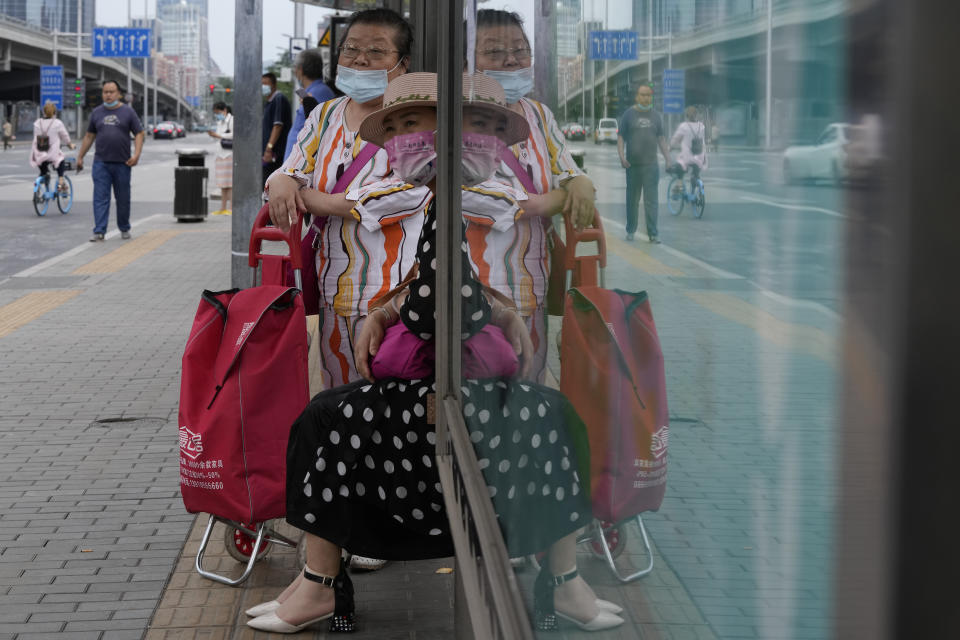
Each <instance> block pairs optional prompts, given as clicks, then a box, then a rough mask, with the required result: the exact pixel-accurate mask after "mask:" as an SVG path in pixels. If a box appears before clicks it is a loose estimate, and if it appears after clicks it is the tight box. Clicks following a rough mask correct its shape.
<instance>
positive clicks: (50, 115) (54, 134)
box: [30, 102, 76, 189]
mask: <svg viewBox="0 0 960 640" xmlns="http://www.w3.org/2000/svg"><path fill="white" fill-rule="evenodd" d="M63 145H67V146H68V147H70V148H71V149H76V145H74V144H73V142H71V141H70V134H69V133H67V127H66V126H65V125H64V124H63V122H61V121H60V118H58V117H57V105H55V104H53V103H52V102H47V103H46V104H45V105H43V117H42V118H37V119H36V120H35V121H34V123H33V144H32V145H31V147H30V166H31V167H34V168H37V169H39V170H40V175H41V176H44V175H46V174H47V166H48V165H50V164H52V165H53V166H54V168H55V169H56V170H57V175H58V176H59V177H60V180H59V183H58V185H57V189H65V188H66V184H65V183H64V181H63V170H64V166H63V151H61V147H62V146H63Z"/></svg>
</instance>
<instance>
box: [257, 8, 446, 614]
mask: <svg viewBox="0 0 960 640" xmlns="http://www.w3.org/2000/svg"><path fill="white" fill-rule="evenodd" d="M412 46H413V32H412V30H411V28H410V25H409V24H407V22H406V21H405V20H404V19H403V17H402V16H400V15H399V14H397V13H395V12H394V11H391V10H390V9H368V10H365V11H357V12H355V13H354V14H353V15H352V17H351V18H350V21H349V23H348V24H347V30H346V33H345V35H344V36H343V44H341V45H340V48H339V50H338V56H339V57H338V66H337V83H336V86H337V88H339V89H340V90H341V91H343V92H344V94H346V95H345V96H344V97H341V98H335V99H333V100H329V101H327V102H324V103H323V104H321V105H319V106H317V107H316V108H315V109H313V111H312V112H311V114H310V117H309V118H308V119H307V121H306V122H305V124H304V126H303V128H302V129H301V130H300V134H299V135H298V136H297V141H296V143H295V144H294V145H293V147H292V150H291V152H290V154H289V155H288V156H287V158H286V159H285V160H284V162H283V165H282V166H281V167H280V169H278V170H277V171H276V172H275V173H274V174H273V175H272V176H271V177H270V178H269V179H268V182H267V191H268V193H269V200H270V217H271V219H272V220H273V222H274V224H276V225H277V226H279V227H280V228H281V229H287V228H288V227H289V224H290V222H291V221H293V220H295V219H296V216H297V212H298V211H307V212H308V213H310V214H312V215H313V216H314V223H313V228H314V229H315V231H316V239H315V240H314V246H315V247H316V248H317V252H316V263H315V265H314V269H315V273H316V274H317V283H318V287H319V292H318V293H319V315H320V323H319V325H320V349H319V353H320V363H319V364H320V372H321V377H322V384H323V388H324V389H330V388H333V387H336V386H339V385H344V384H347V383H348V382H353V381H355V380H359V379H360V376H359V374H358V373H357V369H356V366H355V365H354V361H353V345H354V342H355V340H356V336H357V334H358V333H359V332H360V329H361V327H362V326H363V323H364V321H365V320H366V317H367V310H368V309H367V306H368V304H369V302H370V300H372V299H373V298H375V297H376V296H378V295H382V294H383V293H385V292H386V291H389V290H390V289H391V288H393V287H395V286H397V284H399V282H400V279H401V278H402V277H403V275H404V274H405V273H406V272H407V271H409V270H410V268H411V267H412V266H413V262H414V254H415V253H416V239H417V237H418V236H419V235H420V225H422V224H423V209H424V207H425V206H426V203H427V199H428V198H429V191H428V190H427V189H426V188H414V187H412V186H410V185H405V184H403V182H402V181H400V180H397V179H396V178H395V177H394V176H393V175H392V174H391V172H390V165H389V163H388V161H387V154H386V152H385V151H383V150H382V149H378V150H377V151H376V153H374V154H373V155H372V156H368V155H367V154H368V153H369V151H371V150H372V149H368V147H369V141H367V140H366V139H365V138H364V137H363V136H362V135H360V134H359V133H358V131H357V129H358V127H359V126H360V123H361V122H362V121H363V119H364V117H366V116H367V115H368V114H369V113H372V112H374V111H376V110H377V109H379V108H380V105H381V103H382V98H383V92H384V90H385V89H386V87H387V82H388V81H389V80H392V79H394V78H397V77H399V76H400V75H402V74H404V73H406V70H407V67H408V66H409V64H410V53H411V49H412ZM368 158H369V159H368ZM355 161H356V162H364V161H365V165H364V166H363V167H362V168H361V169H360V170H359V171H356V172H355V174H354V175H353V177H352V178H350V177H349V172H350V171H351V167H352V165H353V164H354V162H355ZM353 169H354V170H355V169H356V167H353ZM345 174H347V175H348V179H349V184H347V185H343V184H341V181H340V178H341V177H342V176H344V175H345ZM335 192H336V193H335ZM384 564H385V563H384V561H383V560H381V559H375V558H368V557H366V556H363V555H358V554H354V555H353V556H352V557H351V567H352V568H354V569H365V570H375V569H379V568H380V567H382V566H383V565H384ZM260 612H262V610H261V609H253V610H251V611H250V612H248V613H250V615H255V614H259V613H260Z"/></svg>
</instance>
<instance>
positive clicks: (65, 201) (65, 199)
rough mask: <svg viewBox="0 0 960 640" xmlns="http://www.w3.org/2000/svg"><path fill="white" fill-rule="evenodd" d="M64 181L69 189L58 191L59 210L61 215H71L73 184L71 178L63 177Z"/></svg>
mask: <svg viewBox="0 0 960 640" xmlns="http://www.w3.org/2000/svg"><path fill="white" fill-rule="evenodd" d="M63 181H64V183H66V185H67V188H66V189H65V190H63V191H61V190H60V189H57V208H58V209H60V213H70V207H72V206H73V183H72V182H71V181H70V177H69V176H63Z"/></svg>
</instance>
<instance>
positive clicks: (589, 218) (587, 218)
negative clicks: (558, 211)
mask: <svg viewBox="0 0 960 640" xmlns="http://www.w3.org/2000/svg"><path fill="white" fill-rule="evenodd" d="M563 188H564V190H566V192H567V199H566V201H565V202H564V203H563V215H565V216H570V221H571V222H572V223H573V226H574V227H575V228H576V229H583V228H584V227H588V226H590V225H591V224H593V214H594V200H595V198H596V191H597V190H596V189H594V187H593V182H591V181H590V178H588V177H586V176H577V177H575V178H571V179H570V180H568V181H567V182H566V183H565V184H564V185H563Z"/></svg>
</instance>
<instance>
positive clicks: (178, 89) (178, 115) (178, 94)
mask: <svg viewBox="0 0 960 640" xmlns="http://www.w3.org/2000/svg"><path fill="white" fill-rule="evenodd" d="M177 64H178V65H179V64H180V61H179V60H177ZM182 73H183V70H182V69H180V68H179V67H177V122H180V89H181V88H182V87H181V85H182V84H183V77H182V75H181V74H182Z"/></svg>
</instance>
